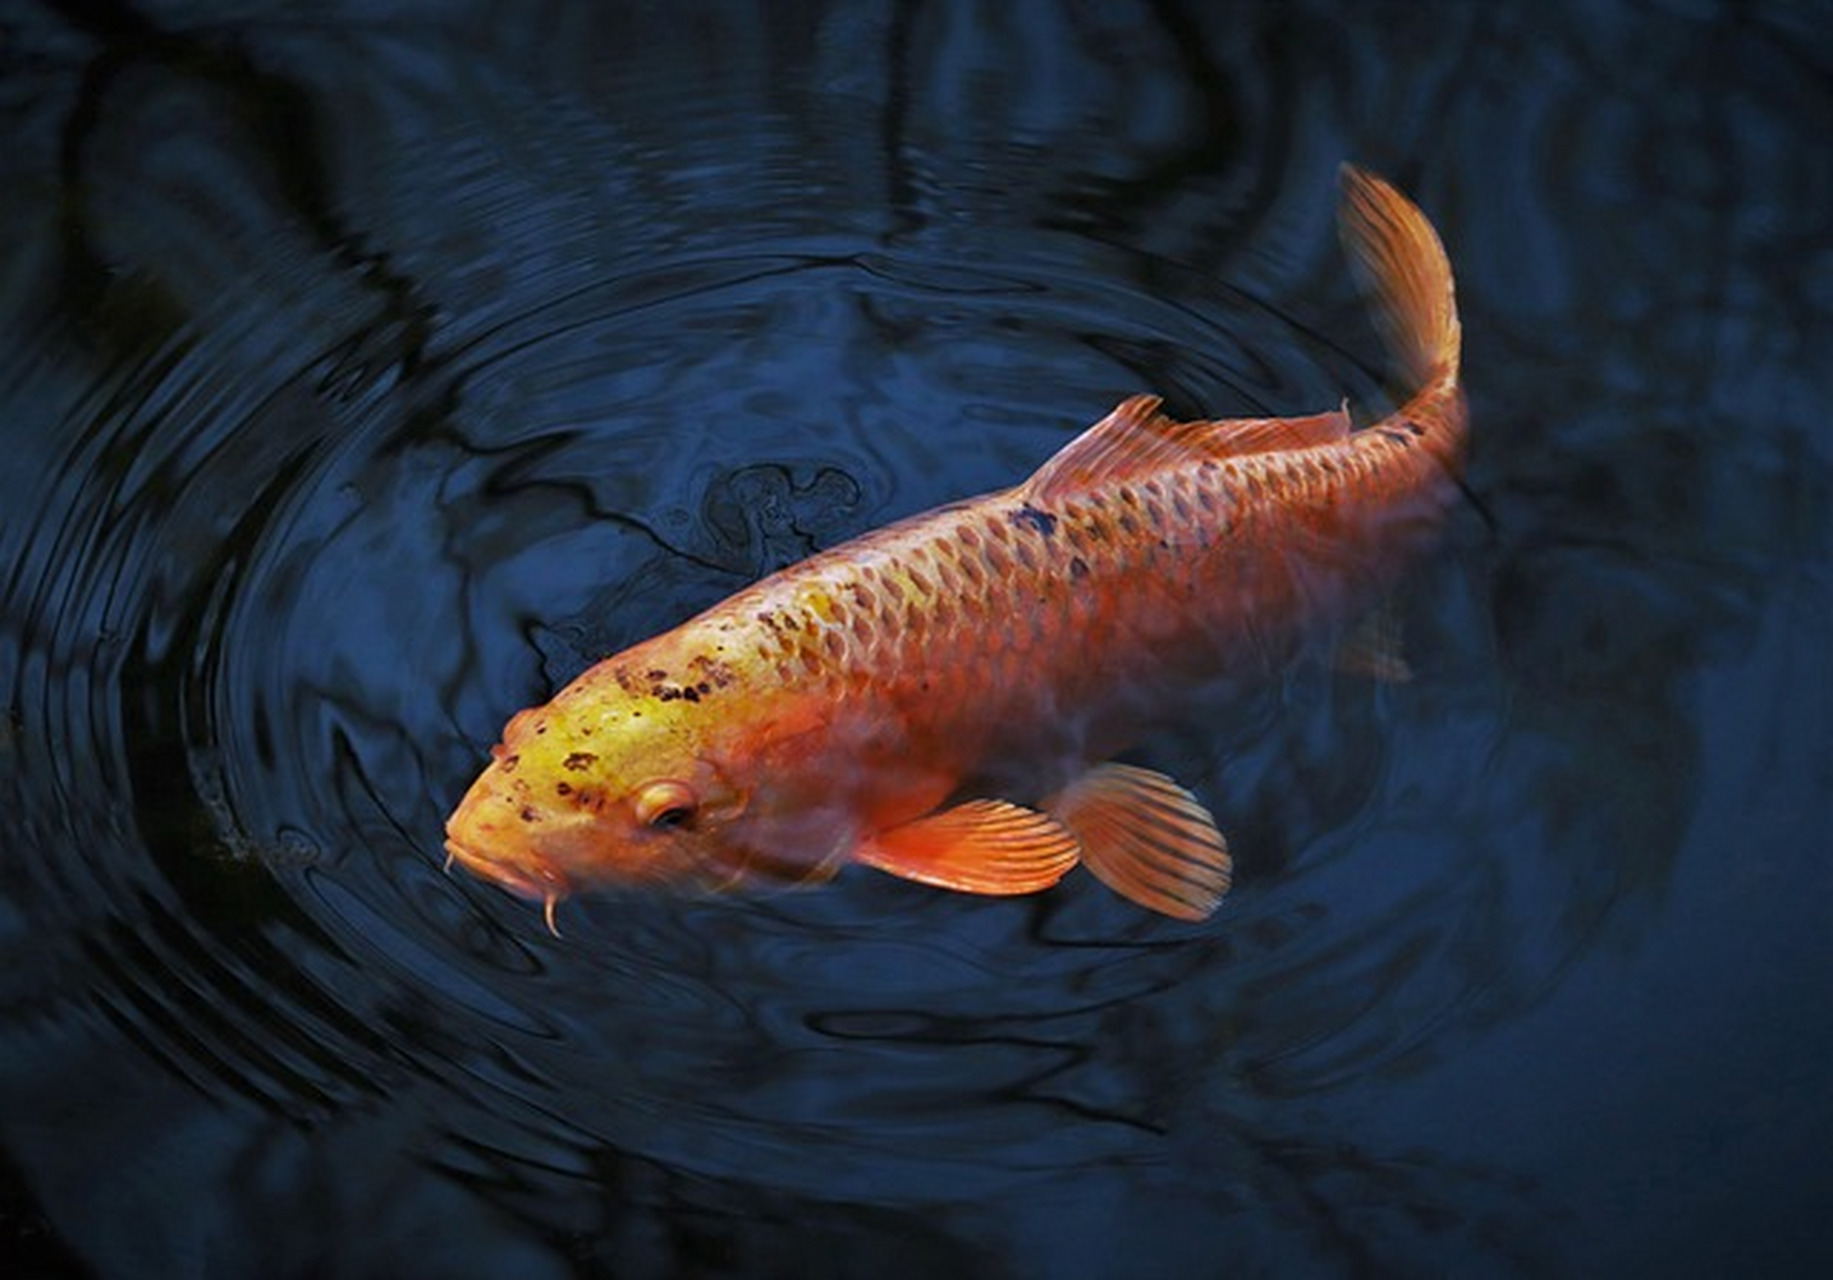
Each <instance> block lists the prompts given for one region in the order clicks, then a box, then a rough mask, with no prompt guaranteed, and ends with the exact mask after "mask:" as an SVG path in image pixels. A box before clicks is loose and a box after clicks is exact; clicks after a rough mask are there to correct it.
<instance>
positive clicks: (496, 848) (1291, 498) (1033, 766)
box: [446, 166, 1466, 928]
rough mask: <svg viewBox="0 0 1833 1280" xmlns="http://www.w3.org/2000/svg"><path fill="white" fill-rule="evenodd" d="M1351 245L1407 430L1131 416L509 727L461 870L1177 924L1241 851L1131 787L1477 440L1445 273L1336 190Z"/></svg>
mask: <svg viewBox="0 0 1833 1280" xmlns="http://www.w3.org/2000/svg"><path fill="white" fill-rule="evenodd" d="M1342 182H1343V206H1342V214H1341V225H1342V230H1343V239H1344V243H1345V245H1346V247H1347V249H1348V251H1349V255H1350V257H1351V259H1352V261H1353V262H1355V263H1356V264H1357V265H1358V267H1359V268H1360V269H1361V274H1362V275H1363V276H1364V277H1365V284H1366V286H1367V288H1368V292H1369V293H1370V295H1371V298H1372V301H1373V305H1374V309H1375V314H1376V319H1377V322H1378V324H1379V326H1380V328H1381V330H1382V332H1383V336H1384V337H1385V339H1386V340H1387V343H1388V345H1389V347H1390V349H1391V351H1392V354H1393V357H1394V359H1395V361H1396V363H1397V365H1398V367H1399V373H1400V374H1401V376H1402V377H1403V379H1404V389H1403V396H1402V397H1401V400H1402V403H1401V405H1400V408H1399V409H1398V410H1396V411H1395V412H1393V413H1391V414H1389V415H1388V416H1386V417H1384V418H1382V419H1381V420H1379V421H1377V422H1375V423H1372V424H1370V425H1368V426H1366V427H1363V428H1361V429H1356V430H1352V428H1351V424H1350V420H1349V417H1348V415H1347V413H1346V412H1345V411H1344V410H1342V409H1338V410H1336V411H1333V412H1328V413H1320V414H1314V415H1311V416H1309V417H1297V418H1247V419H1230V420H1224V421H1199V422H1178V421H1175V420H1173V419H1171V418H1170V417H1168V416H1166V415H1165V414H1164V413H1162V412H1160V408H1159V405H1160V402H1159V400H1158V399H1157V398H1156V397H1153V396H1135V397H1133V398H1131V399H1129V400H1126V401H1124V402H1123V403H1122V404H1121V405H1120V406H1119V407H1118V408H1116V409H1115V410H1114V411H1113V412H1112V413H1111V414H1109V415H1108V416H1107V417H1106V418H1104V419H1103V420H1102V421H1100V422H1098V423H1096V424H1095V425H1094V426H1093V427H1091V428H1089V429H1088V430H1087V431H1086V432H1084V433H1083V434H1082V435H1080V436H1078V437H1077V438H1076V439H1075V440H1073V441H1071V442H1070V443H1069V444H1068V445H1067V446H1065V447H1064V448H1063V449H1062V451H1061V452H1059V453H1058V454H1057V455H1056V456H1055V457H1053V458H1051V459H1050V460H1049V461H1048V462H1046V463H1045V464H1044V465H1043V466H1042V467H1041V468H1040V469H1039V470H1038V471H1037V473H1036V474H1034V475H1033V476H1031V478H1030V479H1028V480H1026V481H1025V482H1024V483H1022V484H1020V485H1018V486H1016V487H1014V488H1011V489H1006V490H1003V491H1001V492H998V493H991V494H987V495H985V496H982V497H979V498H973V499H969V500H967V501H963V502H957V503H953V504H951V505H948V506H944V507H940V508H937V509H935V510H933V511H929V512H926V513H924V514H922V515H918V516H913V517H911V518H909V519H906V520H902V521H899V522H897V523H895V524H892V525H889V526H887V527H885V528H882V529H879V530H876V531H874V532H871V533H867V534H865V535H863V536H861V537H858V538H855V539H853V540H852V541H849V542H846V543H844V544H842V545H840V546H837V547H834V548H832V549H830V550H828V551H824V552H822V553H819V554H817V555H815V556H812V557H810V558H809V559H807V560H804V561H802V562H801V563H799V564H795V565H792V566H790V567H789V568H787V569H784V570H782V571H781V572H779V573H776V574H774V575H772V576H770V577H768V578H765V579H764V580H762V581H760V582H758V583H756V584H754V585H752V586H750V587H747V588H745V589H744V590H742V591H739V592H738V593H737V594H736V595H733V596H731V597H730V598H728V599H727V600H725V601H724V602H722V603H720V604H718V605H716V606H714V607H713V608H711V609H708V610H707V611H706V612H704V613H702V614H700V615H699V616H697V617H695V618H693V619H691V620H689V621H688V622H685V623H683V624H682V625H680V626H678V627H676V628H675V629H673V630H671V631H668V632H666V633H664V634H662V635H658V636H656V637H654V638H652V639H650V640H646V641H644V642H642V643H641V644H638V645H636V646H634V647H632V648H630V649H628V650H625V651H624V652H622V653H619V654H617V655H615V656H613V657H610V658H607V659H605V660H604V661H602V662H600V663H598V664H597V665H596V666H594V667H592V668H591V669H590V670H588V671H586V672H585V673H584V674H582V675H581V676H579V677H578V679H576V680H574V681H573V682H572V683H571V684H569V685H568V686H567V687H566V688H565V689H563V690H561V691H560V693H559V694H558V695H556V696H555V697H554V699H553V700H552V701H551V702H549V703H547V704H546V705H545V706H540V707H533V708H530V709H528V710H525V711H522V712H520V713H519V714H517V715H516V716H515V717H514V718H512V719H511V720H510V721H509V723H508V725H507V726H506V727H505V729H504V730H503V740H502V742H501V743H500V744H498V745H497V746H496V747H495V748H494V749H493V752H492V755H493V759H492V760H491V762H490V764H489V765H488V766H487V767H486V768H485V769H484V771H483V773H482V774H481V775H480V776H479V777H478V779H477V780H476V782H475V783H474V784H473V785H472V787H471V788H470V791H469V792H468V793H467V794H466V795H465V797H464V799H463V801H462V802H461V803H460V804H459V806H458V808H457V809H456V810H455V811H454V812H453V814H452V816H451V819H450V821H449V822H448V824H447V827H446V834H447V837H448V839H447V842H446V848H447V850H448V851H449V853H450V855H451V858H452V859H454V860H456V861H457V862H459V863H461V864H463V865H464V866H465V867H467V868H469V869H470V870H471V871H473V872H475V873H477V874H479V875H481V876H484V877H486V878H487V879H489V880H491V881H493V882H495V883H497V884H499V885H501V886H502V887H504V888H506V889H508V890H510V891H512V892H515V893H517V894H520V895H522V896H524V897H527V898H530V899H533V900H536V901H539V902H543V903H544V904H545V905H546V910H547V918H548V924H549V927H550V928H551V927H552V925H553V909H554V905H555V904H556V903H557V902H559V901H560V900H561V899H562V898H564V897H566V896H567V895H569V894H571V893H573V892H575V891H577V890H579V889H582V888H588V887H592V886H599V885H616V884H624V885H663V884H692V885H699V886H703V887H712V888H724V887H729V886H735V885H742V884H751V883H757V882H812V881H821V880H825V879H827V878H830V877H831V876H833V875H834V874H835V873H836V871H838V870H839V869H840V868H841V867H843V866H845V865H846V864H848V863H850V862H859V863H865V864H867V865H869V866H872V867H876V868H879V869H880V870H883V871H887V872H890V873H892V874H894V875H899V876H904V877H907V878H909V879H912V880H917V881H921V882H924V883H927V884H932V885H939V886H942V887H945V888H948V889H954V890H960V891H965V892H968V893H979V894H1019V893H1030V892H1033V891H1035V890H1039V889H1043V888H1046V887H1048V886H1049V885H1052V884H1054V883H1055V882H1056V881H1057V880H1058V879H1060V878H1061V877H1062V876H1063V875H1064V874H1065V873H1066V872H1067V871H1068V870H1069V869H1070V868H1071V867H1072V866H1074V865H1075V864H1076V863H1077V862H1078V861H1080V862H1082V863H1084V864H1086V865H1087V866H1088V868H1089V869H1090V870H1091V871H1092V872H1093V873H1094V874H1095V875H1096V876H1097V877H1099V878H1100V879H1101V880H1102V881H1103V882H1105V883H1106V884H1107V885H1109V886H1110V887H1111V888H1113V889H1114V890H1116V891H1118V892H1119V893H1121V894H1124V895H1125V896H1127V897H1128V898H1131V899H1132V900H1134V901H1135V902H1138V903H1140V904H1142V905H1144V906H1146V907H1148V908H1151V909H1152V910H1154V911H1158V912H1162V913H1163V914H1165V915H1169V916H1174V917H1177V918H1180V919H1190V920H1195V919H1202V918H1204V917H1206V916H1208V915H1209V914H1210V913H1211V912H1213V911H1214V910H1215V908H1216V906H1217V904H1218V903H1219V902H1220V901H1221V899H1222V896H1223V895H1224V894H1225V893H1226V892H1227V890H1228V886H1229V881H1230V874H1231V871H1230V859H1229V854H1228V847H1227V843H1226V842H1225V840H1224V839H1223V837H1222V835H1221V833H1220V832H1219V831H1218V830H1217V827H1216V823H1215V821H1214V819H1213V818H1212V817H1211V816H1210V814H1209V812H1208V811H1207V810H1206V809H1205V808H1204V807H1203V805H1202V804H1201V803H1200V802H1199V801H1198V800H1197V799H1196V797H1194V796H1193V795H1192V794H1191V793H1190V792H1189V791H1187V790H1186V789H1185V788H1183V787H1182V786H1180V785H1178V783H1176V782H1175V781H1173V780H1172V779H1170V778H1168V777H1166V776H1164V775H1163V774H1161V773H1157V772H1155V771H1153V770H1149V769H1144V768H1140V767H1138V766H1136V765H1131V764H1122V763H1118V762H1115V761H1114V760H1113V758H1112V757H1113V755H1114V753H1115V752H1118V751H1122V750H1125V749H1126V748H1128V747H1129V746H1132V745H1135V744H1137V743H1138V741H1139V740H1140V738H1141V736H1142V735H1143V734H1144V733H1146V732H1147V731H1148V730H1149V729H1150V728H1151V726H1152V725H1153V724H1154V723H1155V722H1157V721H1162V720H1163V719H1164V718H1166V716H1167V715H1168V714H1169V713H1170V712H1171V711H1173V710H1175V708H1176V706H1177V704H1178V703H1179V701H1180V700H1182V699H1187V698H1188V697H1189V693H1190V690H1191V687H1192V685H1193V684H1195V683H1200V682H1201V681H1203V680H1205V679H1212V678H1218V677H1239V676H1243V675H1246V676H1258V675H1264V674H1266V673H1268V672H1269V671H1270V670H1271V669H1273V668H1275V667H1276V666H1277V665H1278V664H1279V663H1280V662H1282V661H1284V660H1285V659H1286V658H1288V657H1289V656H1290V655H1291V654H1292V653H1293V652H1294V651H1295V650H1296V649H1297V648H1298V647H1299V646H1300V645H1302V644H1303V643H1305V642H1306V640H1307V638H1308V637H1310V636H1313V635H1315V634H1317V633H1318V632H1319V631H1320V630H1322V631H1330V630H1332V629H1335V628H1338V627H1341V626H1343V625H1344V624H1345V623H1347V622H1349V621H1350V620H1351V619H1352V618H1353V617H1354V616H1355V615H1357V614H1358V613H1360V612H1363V611H1366V610H1368V609H1369V608H1370V607H1372V606H1373V604H1374V603H1375V602H1376V601H1377V600H1378V599H1379V597H1380V596H1381V595H1382V594H1383V593H1384V592H1385V591H1386V590H1387V589H1388V588H1389V587H1390V586H1391V585H1392V583H1393V581H1394V578H1395V576H1396V575H1397V573H1398V572H1399V571H1400V570H1401V568H1402V567H1403V566H1405V565H1406V564H1407V563H1408V562H1409V561H1410V560H1412V559H1414V558H1415V557H1417V555H1418V554H1419V553H1420V552H1421V551H1422V550H1424V549H1425V547H1426V546H1427V545H1428V544H1429V543H1430V541H1431V540H1432V538H1433V536H1434V533H1435V530H1436V528H1437V526H1438V525H1439V524H1440V523H1441V518H1442V516H1443V514H1444V512H1445V510H1446V508H1447V507H1448V506H1449V505H1450V503H1451V501H1452V499H1453V497H1454V495H1455V493H1456V483H1457V476H1458V474H1459V472H1460V470H1461V467H1462V461H1463V454H1464V449H1465V438H1466V412H1465V405H1464V397H1463V394H1462V392H1461V391H1460V389H1459V384H1458V362H1459V345H1460V331H1459V326H1458V318H1457V308H1456V303H1455V298H1454V290H1453V285H1452V278H1451V269H1450V264H1449V263H1448V262H1447V260H1446V257H1445V252H1444V249H1443V246H1442V245H1441V244H1440V243H1439V240H1438V236H1437V235H1436V234H1435V233H1434V231H1433V230H1432V227H1431V225H1430V224H1429V223H1428V222H1427V221H1426V219H1425V217H1424V215H1422V214H1421V213H1420V212H1419V210H1418V209H1417V208H1415V207H1414V206H1413V205H1412V204H1411V203H1410V202H1409V201H1408V200H1407V199H1406V198H1405V197H1403V196H1401V195H1400V194H1399V193H1398V192H1397V191H1395V190H1394V188H1393V187H1391V186H1389V185H1388V184H1387V183H1386V182H1384V181H1382V180H1381V179H1379V178H1377V177H1374V176H1373V175H1371V174H1368V173H1365V172H1363V171H1360V170H1358V169H1355V168H1353V167H1350V166H1345V167H1344V169H1343V180H1342Z"/></svg>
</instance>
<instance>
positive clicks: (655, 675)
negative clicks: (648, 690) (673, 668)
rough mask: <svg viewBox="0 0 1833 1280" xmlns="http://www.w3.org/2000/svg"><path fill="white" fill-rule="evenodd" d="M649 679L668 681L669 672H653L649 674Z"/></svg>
mask: <svg viewBox="0 0 1833 1280" xmlns="http://www.w3.org/2000/svg"><path fill="white" fill-rule="evenodd" d="M649 678H650V679H651V680H666V679H668V672H666V671H661V670H656V671H651V672H650V673H649Z"/></svg>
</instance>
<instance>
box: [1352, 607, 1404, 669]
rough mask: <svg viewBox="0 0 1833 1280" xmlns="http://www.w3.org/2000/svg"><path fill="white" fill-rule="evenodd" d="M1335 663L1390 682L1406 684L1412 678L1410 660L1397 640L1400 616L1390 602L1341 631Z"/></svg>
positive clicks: (1398, 638)
mask: <svg viewBox="0 0 1833 1280" xmlns="http://www.w3.org/2000/svg"><path fill="white" fill-rule="evenodd" d="M1335 666H1336V668H1337V670H1339V671H1347V672H1349V673H1350V674H1351V675H1359V676H1368V677H1370V678H1371V679H1375V680H1381V681H1384V682H1387V683H1390V684H1405V683H1406V682H1407V681H1409V680H1411V679H1412V678H1413V667H1412V664H1411V663H1409V662H1408V661H1407V657H1406V654H1405V652H1404V651H1403V650H1402V647H1401V643H1400V616H1399V614H1398V613H1397V612H1396V611H1395V609H1394V606H1393V605H1392V604H1383V605H1381V606H1380V607H1379V608H1377V609H1376V610H1375V611H1374V612H1373V613H1371V614H1369V615H1368V616H1367V617H1366V618H1364V619H1362V621H1360V622H1358V623H1357V624H1356V625H1355V626H1353V627H1351V628H1350V629H1349V630H1348V631H1347V632H1346V633H1344V635H1343V638H1342V639H1341V640H1339V641H1338V642H1337V650H1336V658H1335Z"/></svg>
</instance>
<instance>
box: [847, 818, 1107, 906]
mask: <svg viewBox="0 0 1833 1280" xmlns="http://www.w3.org/2000/svg"><path fill="white" fill-rule="evenodd" d="M853 857H854V858H855V860H857V861H859V862H863V863H865V864H866V865H867V866H871V867H877V868H878V869H879V870H880V871H888V872H890V873H891V874H892V875H894V876H902V877H903V878H904V879H906V880H918V881H921V882H922V883H924V884H933V885H940V886H941V887H942V888H944V889H959V890H961V891H963V892H966V893H986V894H1002V895H1003V894H1014V893H1032V892H1035V891H1036V890H1038V889H1048V888H1049V887H1050V886H1051V885H1053V884H1055V883H1056V882H1057V881H1058V880H1060V879H1062V878H1063V873H1064V872H1066V871H1068V870H1069V869H1070V868H1071V867H1073V866H1075V865H1076V838H1075V837H1074V836H1072V835H1070V834H1069V832H1068V831H1066V830H1065V829H1064V828H1063V827H1062V825H1061V824H1059V823H1058V822H1057V821H1055V820H1054V819H1053V818H1051V817H1049V816H1048V815H1046V814H1042V813H1039V812H1037V811H1036V810H1035V809H1025V808H1021V807H1020V806H1018V805H1015V804H1009V803H1007V802H1006V801H1004V800H970V801H968V802H967V803H965V804H960V805H956V806H955V807H954V808H952V809H944V810H942V811H941V812H940V813H932V814H930V815H929V816H928V817H926V818H919V819H917V820H916V821H915V822H907V823H905V824H904V825H902V826H899V827H892V828H891V829H890V830H888V831H881V832H879V833H878V834H876V835H874V836H872V837H870V838H869V839H868V840H866V841H865V843H864V844H862V845H861V846H860V847H859V849H858V850H856V851H855V852H854V854H853Z"/></svg>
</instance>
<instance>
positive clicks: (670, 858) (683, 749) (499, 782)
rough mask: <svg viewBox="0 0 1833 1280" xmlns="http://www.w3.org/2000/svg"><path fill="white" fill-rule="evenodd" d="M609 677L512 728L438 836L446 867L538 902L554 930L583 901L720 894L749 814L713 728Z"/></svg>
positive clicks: (699, 714) (568, 693) (700, 711)
mask: <svg viewBox="0 0 1833 1280" xmlns="http://www.w3.org/2000/svg"><path fill="white" fill-rule="evenodd" d="M615 675H616V673H615V672H614V671H613V672H600V671H598V669H594V671H592V672H588V673H587V674H586V675H585V676H582V677H581V678H580V680H579V681H576V682H575V683H574V684H573V685H571V686H569V687H568V688H567V689H566V690H564V691H562V692H561V694H560V695H559V696H557V697H556V698H555V699H554V700H553V701H552V702H550V703H548V704H547V705H545V706H541V707H534V708H530V709H529V710H527V711H523V712H521V713H519V714H518V715H516V716H515V717H514V718H513V719H511V720H510V721H509V723H508V725H507V726H506V727H505V728H504V730H503V740H502V742H500V743H499V744H497V746H496V747H494V748H493V749H492V752H491V755H492V759H491V762H490V764H489V765H488V766H487V767H486V768H485V769H484V771H483V772H482V773H481V774H480V775H479V776H478V778H477V780H476V781H475V782H473V783H472V785H471V788H470V790H469V791H468V792H467V793H466V794H465V797H464V799H463V800H462V801H461V802H460V803H459V805H458V807H457V809H455V810H454V811H453V813H452V816H451V818H450V819H449V820H448V821H447V823H446V851H447V852H448V853H449V854H450V855H451V857H452V859H453V860H454V861H456V862H458V863H460V864H461V865H463V866H464V867H465V868H466V869H467V870H469V871H471V872H473V873H474V874H476V875H479V876H481V877H483V878H484V879H486V880H489V881H492V882H493V883H495V884H497V885H499V886H500V887H502V888H504V889H507V890H508V891H510V892H511V893H514V894H517V895H518V896H520V897H524V898H528V899H531V900H535V901H542V902H545V903H546V904H547V905H548V910H549V912H550V919H549V923H550V925H551V923H552V918H551V912H552V908H553V905H554V904H555V903H556V902H558V901H560V900H561V899H563V898H565V897H567V896H569V895H570V894H572V893H573V892H575V891H576V890H578V889H581V888H587V887H595V886H601V885H618V884H626V885H637V884H662V883H670V882H687V883H692V882H696V881H698V882H706V881H717V880H718V879H720V878H721V877H722V876H724V875H726V874H727V873H725V872H724V871H722V868H723V867H725V866H727V865H728V864H729V863H730V862H731V858H732V852H731V851H732V849H733V848H734V847H735V844H736V843H737V841H736V840H735V836H734V827H735V824H738V823H739V822H740V821H741V819H742V818H743V816H744V814H745V812H746V810H747V809H748V807H749V806H750V800H751V796H750V791H749V789H748V788H747V787H746V786H744V785H742V784H741V783H740V782H739V781H737V780H736V778H735V776H734V774H733V773H732V772H731V771H730V770H729V769H728V767H726V766H727V763H728V762H727V761H726V760H725V759H724V758H723V755H724V753H723V752H722V750H721V742H720V738H721V737H722V736H723V734H724V732H725V726H724V724H723V722H722V720H721V719H720V718H719V717H718V716H716V715H712V714H710V713H709V709H708V708H706V707H704V706H696V705H695V704H694V703H693V702H691V701H689V700H686V699H673V700H660V699H657V698H655V697H653V696H650V695H648V694H646V693H645V694H630V693H627V692H626V691H625V690H624V689H622V688H621V687H620V686H619V684H618V682H617V681H616V679H615Z"/></svg>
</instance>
